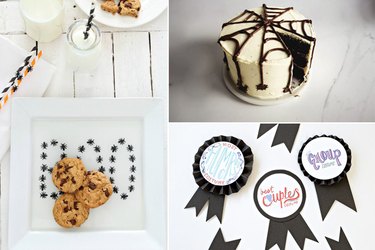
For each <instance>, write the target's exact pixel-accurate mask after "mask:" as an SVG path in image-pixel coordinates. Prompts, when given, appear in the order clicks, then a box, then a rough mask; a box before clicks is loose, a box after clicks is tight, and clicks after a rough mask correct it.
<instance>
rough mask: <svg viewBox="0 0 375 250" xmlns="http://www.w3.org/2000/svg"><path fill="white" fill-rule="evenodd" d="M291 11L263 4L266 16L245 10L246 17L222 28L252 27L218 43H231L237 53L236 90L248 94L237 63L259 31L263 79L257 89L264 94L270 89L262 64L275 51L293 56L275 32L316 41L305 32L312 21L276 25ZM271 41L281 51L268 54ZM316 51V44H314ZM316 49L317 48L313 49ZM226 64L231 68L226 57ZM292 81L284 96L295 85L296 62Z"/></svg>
mask: <svg viewBox="0 0 375 250" xmlns="http://www.w3.org/2000/svg"><path fill="white" fill-rule="evenodd" d="M292 9H293V8H292V7H288V8H276V7H268V6H266V5H265V4H263V15H260V14H257V13H255V12H254V11H250V10H245V11H244V12H243V13H241V14H240V15H238V16H237V17H235V18H233V19H231V20H230V21H229V22H227V23H224V24H223V26H222V28H224V27H226V26H228V25H239V24H249V25H250V26H249V27H245V28H243V29H240V30H237V31H235V32H233V33H230V34H227V35H224V36H222V37H220V38H219V40H218V42H219V43H220V42H224V41H231V42H233V43H234V44H235V49H234V53H233V56H232V60H233V62H234V64H235V66H236V71H237V79H238V80H237V87H238V88H239V89H240V90H241V91H243V92H245V93H246V92H247V88H248V86H246V85H244V84H243V79H242V75H241V69H240V65H239V62H238V57H239V55H240V54H241V51H242V48H243V47H244V46H245V45H246V44H247V43H248V42H249V40H250V39H251V37H253V36H254V34H255V33H257V32H258V31H259V30H263V31H264V34H263V39H262V45H261V53H260V58H259V64H260V66H261V67H260V77H261V82H260V83H259V84H258V85H257V86H256V87H257V90H265V89H267V87H268V85H267V84H266V83H265V81H264V74H263V63H264V62H266V61H267V56H269V54H271V53H272V52H275V51H282V52H284V53H286V55H287V56H288V57H290V56H291V54H292V53H291V51H290V50H289V49H288V47H287V46H286V44H285V43H284V41H283V40H282V38H281V37H280V33H279V32H278V31H276V29H280V30H283V31H285V32H286V33H290V34H293V35H296V36H298V37H301V38H303V39H306V40H309V41H315V38H313V37H311V36H309V35H308V34H307V32H306V28H305V25H306V24H311V23H312V21H311V20H309V19H303V20H291V21H286V20H281V21H275V19H276V18H279V17H280V16H282V15H283V14H285V13H287V12H288V11H290V10H292ZM293 24H295V25H297V27H298V25H300V29H301V30H302V33H301V32H298V31H297V29H295V28H294V27H293ZM238 35H245V39H244V41H243V42H242V43H240V42H239V41H238V40H237V39H236V38H235V37H236V36H238ZM269 41H278V42H279V43H280V45H281V47H278V48H273V49H269V50H267V49H266V48H265V47H266V46H265V45H266V43H267V42H269ZM314 47H315V44H314ZM313 49H314V48H313ZM224 62H225V63H226V66H227V68H229V66H228V60H227V58H226V57H225V58H224ZM288 73H289V77H288V79H289V80H288V84H287V86H286V87H285V88H284V90H283V91H284V92H290V93H291V84H292V76H293V58H292V60H291V64H290V67H289V70H288Z"/></svg>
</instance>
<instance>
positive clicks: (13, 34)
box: [0, 0, 168, 250]
mask: <svg viewBox="0 0 375 250" xmlns="http://www.w3.org/2000/svg"><path fill="white" fill-rule="evenodd" d="M65 8H66V11H65V22H64V23H65V25H64V34H63V35H62V36H61V37H59V38H58V39H57V40H55V41H53V42H51V43H46V44H43V43H40V44H39V47H40V49H41V50H43V57H44V59H45V60H46V61H48V62H49V63H51V64H53V65H55V66H56V68H57V70H56V72H55V75H54V78H53V80H52V82H51V84H50V86H49V88H48V89H47V91H46V93H45V96H47V97H78V98H80V97H113V98H116V97H162V98H164V99H167V98H168V95H167V93H168V24H167V21H168V20H167V18H168V14H167V13H168V12H167V11H164V13H162V14H161V15H160V16H159V17H158V18H157V19H155V20H154V21H152V22H150V23H148V24H146V25H144V26H141V27H137V28H133V29H128V30H123V29H117V28H111V27H107V26H104V25H101V24H98V26H99V28H100V29H101V31H102V34H103V36H102V39H103V56H102V61H101V62H100V64H99V67H98V70H97V71H95V72H94V73H90V74H87V73H86V74H82V73H78V72H73V71H72V70H71V69H69V67H67V65H66V61H65V53H64V49H65V39H66V33H65V32H66V30H67V28H68V27H69V25H70V24H71V23H72V22H73V21H74V20H76V19H80V18H87V16H86V15H85V14H84V13H83V12H82V11H81V10H80V9H79V7H78V6H76V5H75V3H74V0H65ZM0 35H4V36H6V37H7V38H9V39H10V40H12V41H13V42H15V43H16V44H18V45H19V46H20V47H22V48H24V49H26V50H30V49H31V48H32V47H33V46H34V45H35V41H33V40H32V39H31V38H30V37H28V36H27V35H26V34H25V27H24V22H23V19H22V17H21V13H20V11H19V2H18V1H16V0H13V1H12V0H11V1H0ZM167 103H168V102H167V100H166V101H165V105H166V107H165V109H166V110H167ZM0 160H1V159H0ZM8 176H9V154H7V155H6V156H5V157H4V159H2V162H1V190H4V188H5V190H7V186H8ZM7 200H8V197H7V193H3V194H2V195H1V201H2V204H3V202H6V201H7ZM2 207H3V211H0V214H1V217H2V220H1V226H2V227H3V228H6V226H7V225H6V219H5V218H6V215H7V211H6V210H5V209H7V208H6V206H2ZM4 210H5V211H4ZM0 230H1V228H0ZM4 230H6V229H4ZM0 232H1V231H0ZM5 240H6V239H1V241H2V242H1V243H2V246H4V245H5V244H4V241H5ZM0 248H1V249H3V247H0ZM3 250H5V249H3Z"/></svg>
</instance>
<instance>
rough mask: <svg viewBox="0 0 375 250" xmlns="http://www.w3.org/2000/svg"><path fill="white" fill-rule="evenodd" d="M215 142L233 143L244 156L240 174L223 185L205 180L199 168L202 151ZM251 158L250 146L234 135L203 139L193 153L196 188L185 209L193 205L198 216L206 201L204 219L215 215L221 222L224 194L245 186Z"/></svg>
mask: <svg viewBox="0 0 375 250" xmlns="http://www.w3.org/2000/svg"><path fill="white" fill-rule="evenodd" d="M217 142H228V143H231V144H233V145H235V146H236V147H238V149H239V150H240V151H241V153H242V155H243V158H244V168H243V171H242V173H241V174H240V176H239V177H238V178H237V179H235V180H232V181H233V182H232V183H231V184H228V185H224V186H219V185H214V184H212V183H211V182H209V181H207V180H206V179H205V177H204V176H203V174H202V172H201V168H200V161H201V158H202V155H203V153H204V152H205V150H206V149H207V148H208V147H210V146H211V145H212V144H214V143H217ZM253 158H254V157H253V153H252V151H251V148H250V147H249V146H248V145H246V143H245V142H243V141H242V140H241V139H238V138H236V137H233V136H223V135H221V136H216V137H213V138H211V139H210V140H207V141H205V142H204V144H203V145H202V146H201V147H200V148H199V149H198V152H197V153H196V154H195V160H194V163H193V176H194V179H195V182H196V184H197V185H198V188H197V191H196V192H195V194H194V195H193V197H192V198H191V199H190V201H189V202H188V204H187V205H186V207H185V209H186V208H193V207H194V208H195V209H196V216H198V215H199V213H200V212H201V210H202V209H203V207H204V205H205V204H206V203H207V202H208V212H207V219H206V221H208V220H209V219H211V218H212V217H214V216H216V217H217V218H218V220H219V221H220V223H221V222H222V217H223V209H224V201H225V196H226V195H231V194H233V193H237V192H238V191H240V189H241V188H242V187H243V186H245V184H246V182H247V180H248V178H249V176H250V174H251V171H252V166H253Z"/></svg>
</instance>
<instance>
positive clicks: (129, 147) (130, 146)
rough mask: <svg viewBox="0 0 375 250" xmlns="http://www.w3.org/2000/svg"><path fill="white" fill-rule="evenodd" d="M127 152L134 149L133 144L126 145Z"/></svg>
mask: <svg viewBox="0 0 375 250" xmlns="http://www.w3.org/2000/svg"><path fill="white" fill-rule="evenodd" d="M126 149H127V150H128V151H129V152H133V151H134V147H133V145H128V147H127V148H126Z"/></svg>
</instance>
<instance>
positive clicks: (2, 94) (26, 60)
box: [0, 43, 38, 101]
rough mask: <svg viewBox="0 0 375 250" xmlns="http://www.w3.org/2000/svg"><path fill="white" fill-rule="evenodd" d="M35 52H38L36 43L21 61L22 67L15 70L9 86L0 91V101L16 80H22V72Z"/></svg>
mask: <svg viewBox="0 0 375 250" xmlns="http://www.w3.org/2000/svg"><path fill="white" fill-rule="evenodd" d="M37 51H38V43H37V44H36V45H35V47H33V48H32V49H31V51H30V53H29V54H28V55H27V56H26V58H25V59H24V60H23V63H22V65H21V66H20V67H19V68H18V69H17V71H16V73H15V75H14V76H13V77H12V79H10V81H9V84H8V85H7V86H6V87H5V88H4V89H3V90H2V91H1V94H0V101H1V100H2V99H3V97H4V94H5V93H7V92H8V90H9V89H10V88H12V87H13V85H14V84H15V82H16V80H18V79H20V78H22V74H21V72H22V70H23V69H24V68H25V67H26V66H28V65H29V64H30V60H31V58H32V57H33V56H34V54H35V56H36V55H37Z"/></svg>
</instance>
